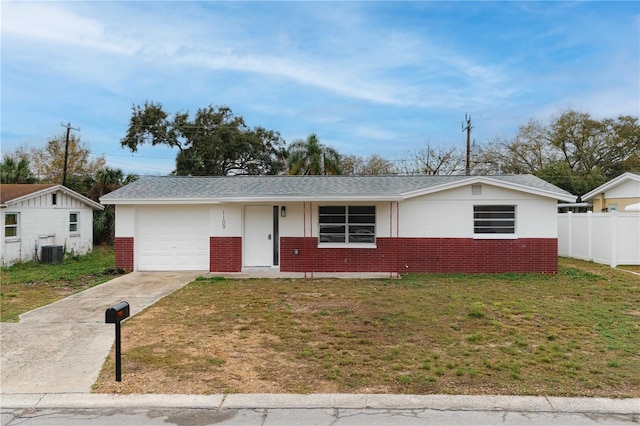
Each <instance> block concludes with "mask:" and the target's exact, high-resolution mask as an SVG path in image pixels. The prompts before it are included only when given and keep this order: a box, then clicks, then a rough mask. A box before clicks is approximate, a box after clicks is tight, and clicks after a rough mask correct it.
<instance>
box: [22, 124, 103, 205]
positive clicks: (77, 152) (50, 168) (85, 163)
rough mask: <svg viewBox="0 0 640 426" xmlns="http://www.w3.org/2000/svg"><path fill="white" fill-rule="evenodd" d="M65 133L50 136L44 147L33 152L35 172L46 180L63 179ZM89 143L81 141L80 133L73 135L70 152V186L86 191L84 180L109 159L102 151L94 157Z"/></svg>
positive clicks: (68, 163) (60, 180) (68, 172)
mask: <svg viewBox="0 0 640 426" xmlns="http://www.w3.org/2000/svg"><path fill="white" fill-rule="evenodd" d="M65 144H66V141H65V135H60V136H57V137H54V138H53V139H50V140H49V141H48V142H47V144H46V145H45V146H44V147H43V148H34V149H32V150H31V151H30V153H29V158H30V160H31V166H32V168H33V171H34V174H35V175H36V176H37V177H38V178H39V180H40V182H43V183H62V175H63V170H64V156H65V154H64V151H65ZM91 157H92V154H91V150H90V149H89V145H88V144H86V143H83V142H81V141H80V138H79V137H77V136H76V135H71V137H70V138H69V146H68V156H67V186H68V187H69V188H72V189H74V190H77V191H78V192H80V193H83V194H84V193H86V188H85V189H84V190H83V189H82V188H83V187H85V186H86V185H85V183H86V182H85V183H83V180H86V179H87V178H89V179H90V178H91V177H92V176H93V175H94V174H95V173H96V171H97V170H98V169H100V168H102V167H104V165H105V163H106V160H105V158H104V156H102V155H100V156H97V157H95V158H94V159H92V158H91Z"/></svg>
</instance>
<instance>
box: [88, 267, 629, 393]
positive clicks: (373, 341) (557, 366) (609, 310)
mask: <svg viewBox="0 0 640 426" xmlns="http://www.w3.org/2000/svg"><path fill="white" fill-rule="evenodd" d="M113 368H114V367H113V357H111V359H110V360H109V361H108V362H107V363H106V364H105V367H104V369H103V372H102V374H101V376H100V378H99V380H98V382H97V383H96V385H95V387H94V390H95V391H96V392H122V393H202V394H210V393H222V392H248V393H256V392H267V393H276V392H277V393H287V392H296V393H297V392H302V393H316V392H321V393H324V392H345V393H406V394H433V393H444V394H512V395H565V396H607V397H628V396H634V397H639V396H640V375H639V374H638V372H639V371H640V276H637V275H634V274H630V273H626V272H623V271H619V270H616V269H612V268H609V267H607V266H603V265H597V264H593V263H588V262H583V261H577V260H570V259H561V260H560V268H559V273H558V274H557V275H538V274H497V275H461V274H454V275H409V276H404V277H403V278H402V279H401V280H332V279H315V280H303V279H279V280H267V279H253V280H224V279H220V278H210V279H200V280H197V281H195V282H193V283H191V284H189V285H188V286H186V287H184V288H183V289H181V290H179V291H178V292H176V293H174V294H172V295H170V296H168V297H166V298H164V299H163V300H161V301H160V302H158V303H157V304H156V305H154V306H153V307H150V308H148V309H147V310H145V311H144V312H142V313H141V314H139V315H136V316H135V317H133V318H131V319H130V320H127V322H126V323H125V325H124V327H123V381H122V382H121V383H117V382H115V381H113Z"/></svg>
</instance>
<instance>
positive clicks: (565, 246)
mask: <svg viewBox="0 0 640 426" xmlns="http://www.w3.org/2000/svg"><path fill="white" fill-rule="evenodd" d="M558 254H559V255H560V256H567V257H574V258H576V259H583V260H589V261H593V262H596V263H603V264H605V265H611V266H613V267H615V266H618V265H640V213H622V212H616V211H612V212H609V213H592V212H588V213H559V214H558Z"/></svg>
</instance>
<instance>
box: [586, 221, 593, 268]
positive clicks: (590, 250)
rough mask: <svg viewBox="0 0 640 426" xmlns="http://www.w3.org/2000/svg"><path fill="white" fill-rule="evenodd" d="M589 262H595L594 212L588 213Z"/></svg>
mask: <svg viewBox="0 0 640 426" xmlns="http://www.w3.org/2000/svg"><path fill="white" fill-rule="evenodd" d="M587 260H588V261H589V262H592V261H593V212H592V211H588V212H587Z"/></svg>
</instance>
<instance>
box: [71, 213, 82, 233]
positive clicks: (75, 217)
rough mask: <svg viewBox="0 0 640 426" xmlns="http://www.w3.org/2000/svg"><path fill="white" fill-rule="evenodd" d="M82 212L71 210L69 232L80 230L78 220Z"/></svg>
mask: <svg viewBox="0 0 640 426" xmlns="http://www.w3.org/2000/svg"><path fill="white" fill-rule="evenodd" d="M79 216H80V213H78V212H71V213H69V232H78V220H79Z"/></svg>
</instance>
